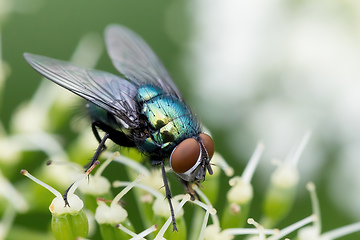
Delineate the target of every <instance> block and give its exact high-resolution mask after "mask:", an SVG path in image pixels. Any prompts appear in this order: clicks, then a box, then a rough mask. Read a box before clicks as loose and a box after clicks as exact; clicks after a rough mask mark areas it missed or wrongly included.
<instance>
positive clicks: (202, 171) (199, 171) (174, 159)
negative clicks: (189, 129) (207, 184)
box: [170, 133, 215, 182]
mask: <svg viewBox="0 0 360 240" xmlns="http://www.w3.org/2000/svg"><path fill="white" fill-rule="evenodd" d="M214 150H215V146H214V141H213V140H212V138H211V137H210V136H209V135H208V134H206V133H200V134H199V135H198V136H195V137H193V138H187V139H185V140H183V141H182V142H181V143H180V144H179V145H177V146H176V147H175V148H174V150H173V151H172V153H171V156H170V166H171V168H172V169H173V170H174V172H175V173H176V174H177V175H178V176H179V177H180V178H182V179H183V180H185V181H188V182H200V181H203V180H204V178H205V175H206V171H208V172H209V174H210V175H212V173H213V172H212V169H211V165H210V160H211V158H212V156H213V154H214Z"/></svg>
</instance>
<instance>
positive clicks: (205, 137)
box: [200, 133, 215, 160]
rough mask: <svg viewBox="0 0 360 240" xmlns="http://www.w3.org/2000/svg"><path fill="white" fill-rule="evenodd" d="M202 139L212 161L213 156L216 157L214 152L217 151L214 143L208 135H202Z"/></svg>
mask: <svg viewBox="0 0 360 240" xmlns="http://www.w3.org/2000/svg"><path fill="white" fill-rule="evenodd" d="M200 138H201V140H202V142H203V144H204V146H205V148H206V151H207V153H208V155H209V160H210V159H211V158H212V156H213V155H214V151H215V145H214V141H213V140H212V138H211V137H210V136H209V135H207V134H206V133H200Z"/></svg>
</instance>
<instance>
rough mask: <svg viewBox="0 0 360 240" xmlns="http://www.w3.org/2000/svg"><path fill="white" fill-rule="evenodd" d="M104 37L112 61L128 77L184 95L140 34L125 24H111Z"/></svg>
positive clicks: (179, 96)
mask: <svg viewBox="0 0 360 240" xmlns="http://www.w3.org/2000/svg"><path fill="white" fill-rule="evenodd" d="M105 41H106V48H107V51H108V54H109V56H110V58H111V60H112V62H113V65H114V66H115V68H116V69H117V70H118V71H119V72H120V73H122V74H123V75H124V76H125V77H126V78H128V79H129V80H131V81H133V82H135V83H140V84H146V83H151V84H153V85H156V86H158V87H160V88H162V89H163V90H164V91H165V92H166V93H169V94H171V95H173V96H176V97H178V98H179V99H182V97H181V94H180V92H179V90H178V89H177V87H176V86H175V84H174V83H173V81H172V80H171V78H170V76H169V74H168V72H167V71H166V69H165V68H164V66H163V64H162V63H161V62H160V60H159V59H158V58H157V56H156V55H155V54H154V52H153V51H152V50H151V48H150V47H149V46H148V45H147V44H146V43H145V41H144V40H143V39H142V38H141V37H140V36H139V35H137V34H136V33H134V32H133V31H131V30H129V29H127V28H126V27H123V26H120V25H110V26H108V27H107V28H106V30H105Z"/></svg>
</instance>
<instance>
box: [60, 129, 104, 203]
mask: <svg viewBox="0 0 360 240" xmlns="http://www.w3.org/2000/svg"><path fill="white" fill-rule="evenodd" d="M108 138H109V134H108V133H106V134H105V136H104V137H103V139H102V140H101V142H100V144H99V146H98V147H97V149H96V151H95V154H94V156H93V157H92V159H91V162H90V163H89V165H88V167H87V169H86V171H87V170H89V168H90V167H91V166H92V165H93V164H94V163H95V162H96V160H97V159H98V158H99V156H100V153H101V152H102V151H103V148H104V146H105V141H106V139H108ZM86 171H85V172H86ZM72 185H73V184H71V185H70V187H68V189H66V191H65V193H64V202H65V206H70V205H69V202H68V200H67V195H68V192H69V189H70V188H71V186H72Z"/></svg>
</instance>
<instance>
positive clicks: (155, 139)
mask: <svg viewBox="0 0 360 240" xmlns="http://www.w3.org/2000/svg"><path fill="white" fill-rule="evenodd" d="M137 100H138V101H139V102H140V103H141V104H140V106H141V114H142V115H144V116H145V118H146V120H147V123H148V125H149V127H148V130H149V135H148V137H147V138H146V139H144V140H143V141H141V142H140V143H139V146H138V147H139V148H140V149H141V150H143V151H144V152H148V153H151V152H152V151H163V152H168V151H171V150H172V149H173V148H174V147H175V146H176V145H177V144H179V143H180V142H181V141H182V140H184V139H186V138H189V137H192V136H195V135H197V134H199V127H198V124H197V122H196V120H195V119H194V117H193V115H192V113H191V111H190V109H189V108H188V107H187V106H186V105H185V104H184V103H183V102H182V101H181V100H179V99H177V98H175V97H173V96H171V95H166V94H164V92H163V91H162V90H161V89H159V88H157V87H154V86H152V85H144V86H142V87H140V88H139V91H138V95H137Z"/></svg>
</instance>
